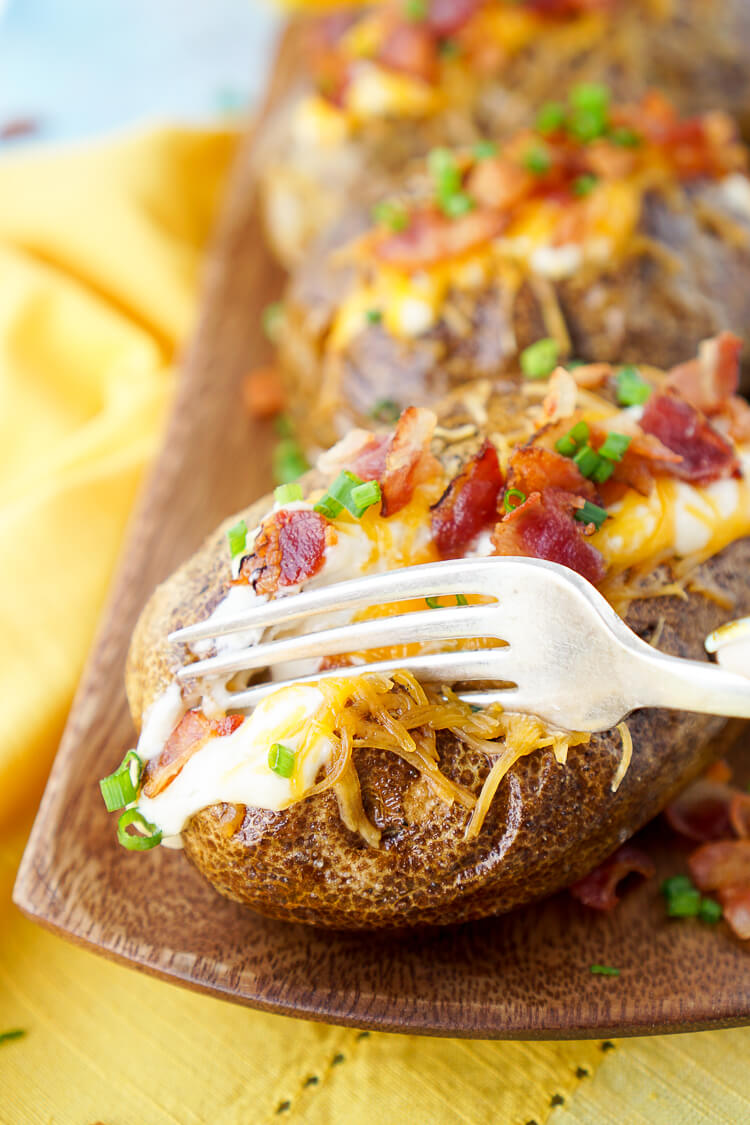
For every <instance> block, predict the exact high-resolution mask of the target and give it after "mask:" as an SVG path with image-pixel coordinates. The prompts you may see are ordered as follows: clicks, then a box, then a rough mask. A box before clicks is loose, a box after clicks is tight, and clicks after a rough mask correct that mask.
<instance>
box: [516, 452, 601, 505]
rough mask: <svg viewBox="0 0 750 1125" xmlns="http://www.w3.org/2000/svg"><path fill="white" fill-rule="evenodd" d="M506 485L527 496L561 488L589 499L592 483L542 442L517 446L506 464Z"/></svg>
mask: <svg viewBox="0 0 750 1125" xmlns="http://www.w3.org/2000/svg"><path fill="white" fill-rule="evenodd" d="M508 487H509V488H518V489H520V491H521V492H523V493H524V494H525V495H526V496H530V495H531V493H532V492H544V491H545V489H548V488H552V489H562V490H563V491H564V492H572V493H574V494H575V495H576V496H583V497H584V498H586V499H590V500H592V499H593V498H594V497H595V495H596V488H595V487H594V484H593V483H592V482H591V481H590V480H587V479H586V477H584V476H583V475H582V473H581V471H580V469H579V468H578V466H577V465H576V463H575V462H574V461H572V460H571V459H570V457H563V455H562V454H561V453H557V452H556V451H555V450H554V449H545V448H544V446H542V445H522V446H521V447H520V448H519V449H516V450H515V451H514V452H513V454H512V456H511V458H510V463H509V465H508Z"/></svg>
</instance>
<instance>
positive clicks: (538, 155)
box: [523, 144, 552, 176]
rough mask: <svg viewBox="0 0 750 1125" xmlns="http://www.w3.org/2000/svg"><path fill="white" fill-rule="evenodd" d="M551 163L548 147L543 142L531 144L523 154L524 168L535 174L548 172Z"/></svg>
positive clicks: (540, 174)
mask: <svg viewBox="0 0 750 1125" xmlns="http://www.w3.org/2000/svg"><path fill="white" fill-rule="evenodd" d="M551 164H552V157H551V156H550V152H549V149H548V148H547V146H546V145H543V144H538V145H533V146H532V147H531V148H529V149H527V150H526V152H525V153H524V155H523V166H524V168H525V169H526V171H527V172H533V173H534V175H535V176H543V175H544V173H545V172H549V170H550V166H551Z"/></svg>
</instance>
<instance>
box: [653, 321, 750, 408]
mask: <svg viewBox="0 0 750 1125" xmlns="http://www.w3.org/2000/svg"><path fill="white" fill-rule="evenodd" d="M741 352H742V340H741V339H740V338H739V336H735V335H734V334H733V333H732V332H721V333H720V334H719V335H718V336H714V337H713V338H712V339H710V340H703V341H701V344H700V346H699V348H698V355H697V357H696V358H695V359H691V360H689V361H688V362H687V363H680V364H678V366H677V367H673V368H672V370H671V371H670V372H669V375H668V377H667V381H666V386H667V387H668V388H669V389H671V390H674V391H677V392H678V393H679V394H680V395H681V396H682V398H684V399H687V401H688V402H689V403H690V404H691V405H692V406H694V407H695V408H696V410H701V411H702V412H703V413H704V414H707V415H709V416H710V415H712V414H717V413H718V412H719V411H721V410H722V409H723V407H725V406H726V404H727V402H728V400H729V399H730V398H731V397H732V395H734V394H735V393H736V391H737V388H738V386H739V383H740V354H741Z"/></svg>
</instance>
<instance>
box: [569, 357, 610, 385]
mask: <svg viewBox="0 0 750 1125" xmlns="http://www.w3.org/2000/svg"><path fill="white" fill-rule="evenodd" d="M611 374H612V364H611V363H583V364H581V366H580V367H574V368H573V369H572V370H571V371H570V372H569V375H570V376H571V378H572V379H574V380H575V384H576V386H577V387H582V388H583V389H584V390H587V391H592V390H595V389H596V387H601V385H602V383H605V382H606V381H607V379H609V377H610V376H611Z"/></svg>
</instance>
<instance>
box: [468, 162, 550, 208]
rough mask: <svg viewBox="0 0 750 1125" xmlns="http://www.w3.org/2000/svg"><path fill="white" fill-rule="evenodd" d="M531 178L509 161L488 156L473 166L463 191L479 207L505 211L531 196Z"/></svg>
mask: <svg viewBox="0 0 750 1125" xmlns="http://www.w3.org/2000/svg"><path fill="white" fill-rule="evenodd" d="M533 187H534V177H533V176H532V175H531V173H530V172H527V171H526V170H525V169H524V168H521V167H520V166H519V165H518V164H516V163H514V162H513V161H512V160H508V159H506V158H505V157H500V156H496V157H491V158H490V159H488V160H480V161H479V162H478V163H477V164H475V165H474V167H473V168H472V170H471V172H470V173H469V177H468V180H467V183H466V188H467V190H468V192H469V194H470V196H471V197H472V199H475V200H476V202H477V203H478V204H479V206H480V207H494V208H496V209H497V210H498V211H504V210H505V209H506V208H508V207H513V206H515V204H516V203H518V202H520V200H522V199H524V198H525V197H526V196H527V195H529V194H530V192H531V190H532V188H533Z"/></svg>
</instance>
